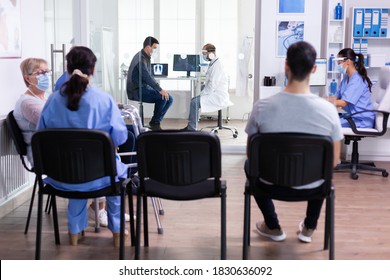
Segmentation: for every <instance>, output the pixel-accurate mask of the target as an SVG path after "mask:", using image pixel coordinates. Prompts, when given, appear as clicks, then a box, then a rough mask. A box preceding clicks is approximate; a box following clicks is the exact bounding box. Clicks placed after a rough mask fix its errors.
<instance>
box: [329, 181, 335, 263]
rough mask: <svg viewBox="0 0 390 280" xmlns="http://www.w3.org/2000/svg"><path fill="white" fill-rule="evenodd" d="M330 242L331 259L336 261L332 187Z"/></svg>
mask: <svg viewBox="0 0 390 280" xmlns="http://www.w3.org/2000/svg"><path fill="white" fill-rule="evenodd" d="M329 200H330V202H329V212H330V213H329V223H330V225H329V230H330V233H329V234H330V235H329V241H330V247H329V259H330V260H334V187H333V186H332V191H331V193H330V198H329Z"/></svg>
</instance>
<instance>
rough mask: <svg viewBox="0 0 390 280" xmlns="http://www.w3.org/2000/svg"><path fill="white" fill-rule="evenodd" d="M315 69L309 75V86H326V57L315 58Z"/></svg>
mask: <svg viewBox="0 0 390 280" xmlns="http://www.w3.org/2000/svg"><path fill="white" fill-rule="evenodd" d="M316 65H317V70H316V72H315V73H313V74H311V75H310V82H309V84H310V85H311V86H326V80H327V79H328V68H327V60H326V58H317V59H316Z"/></svg>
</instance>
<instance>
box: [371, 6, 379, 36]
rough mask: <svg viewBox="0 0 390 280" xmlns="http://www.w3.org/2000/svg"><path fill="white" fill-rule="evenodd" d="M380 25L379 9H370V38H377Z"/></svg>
mask: <svg viewBox="0 0 390 280" xmlns="http://www.w3.org/2000/svg"><path fill="white" fill-rule="evenodd" d="M380 24H381V9H372V19H371V33H370V36H371V37H379V32H380Z"/></svg>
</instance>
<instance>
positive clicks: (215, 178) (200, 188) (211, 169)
mask: <svg viewBox="0 0 390 280" xmlns="http://www.w3.org/2000/svg"><path fill="white" fill-rule="evenodd" d="M137 157H138V173H139V179H140V188H139V190H138V193H137V219H136V250H135V257H136V259H139V257H140V238H141V237H140V233H141V228H140V227H141V212H142V211H141V204H142V202H141V198H143V199H142V200H143V207H144V211H143V212H144V213H147V210H146V209H145V207H147V203H146V202H147V200H146V199H147V197H159V198H164V199H169V200H178V201H185V200H197V199H203V198H220V199H221V213H220V216H221V232H220V234H221V259H226V182H225V181H224V180H221V145H220V142H219V138H218V137H217V136H215V135H214V134H210V133H205V132H199V131H198V132H187V131H186V132H183V131H177V130H176V131H173V130H172V131H169V130H162V131H151V132H145V133H142V134H140V135H139V137H138V139H137ZM148 239H149V238H148V221H147V215H144V245H145V246H146V247H147V246H149V240H148Z"/></svg>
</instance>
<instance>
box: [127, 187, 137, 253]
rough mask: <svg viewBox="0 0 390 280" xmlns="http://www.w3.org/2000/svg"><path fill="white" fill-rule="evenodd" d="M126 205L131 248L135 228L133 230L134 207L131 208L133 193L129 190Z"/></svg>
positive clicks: (133, 241) (133, 244)
mask: <svg viewBox="0 0 390 280" xmlns="http://www.w3.org/2000/svg"><path fill="white" fill-rule="evenodd" d="M127 198H128V204H129V215H130V241H131V246H132V247H133V246H135V242H136V241H135V228H134V206H133V193H132V190H131V186H130V190H129V191H128V196H127Z"/></svg>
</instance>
